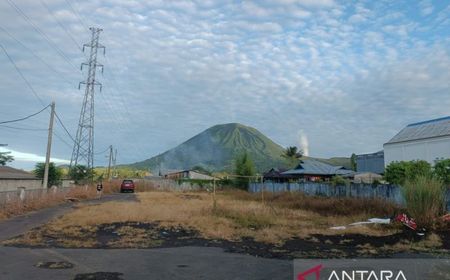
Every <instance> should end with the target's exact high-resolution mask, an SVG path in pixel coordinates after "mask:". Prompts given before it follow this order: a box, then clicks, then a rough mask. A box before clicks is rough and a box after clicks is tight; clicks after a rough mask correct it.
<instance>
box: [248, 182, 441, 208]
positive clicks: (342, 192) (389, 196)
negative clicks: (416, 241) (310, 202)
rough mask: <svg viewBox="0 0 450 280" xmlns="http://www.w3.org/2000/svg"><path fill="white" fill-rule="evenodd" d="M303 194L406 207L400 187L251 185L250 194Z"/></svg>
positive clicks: (317, 184) (313, 184)
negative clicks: (389, 203)
mask: <svg viewBox="0 0 450 280" xmlns="http://www.w3.org/2000/svg"><path fill="white" fill-rule="evenodd" d="M261 189H263V190H264V191H268V192H286V191H291V192H302V193H304V194H306V195H312V196H327V197H355V198H377V199H385V200H388V201H391V202H393V203H396V204H399V205H405V199H404V198H403V194H402V192H401V189H400V187H399V186H395V185H370V184H350V186H344V185H342V186H332V185H331V184H326V183H314V182H305V183H272V182H264V183H263V184H261V183H250V184H249V188H248V190H249V192H260V191H261ZM447 209H450V189H449V190H448V191H447Z"/></svg>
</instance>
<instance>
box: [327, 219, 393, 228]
mask: <svg viewBox="0 0 450 280" xmlns="http://www.w3.org/2000/svg"><path fill="white" fill-rule="evenodd" d="M390 223H391V219H389V218H386V219H383V218H371V219H368V220H367V221H363V222H356V223H351V224H349V225H346V226H336V227H330V229H334V230H344V229H347V228H348V227H354V226H361V225H368V224H390Z"/></svg>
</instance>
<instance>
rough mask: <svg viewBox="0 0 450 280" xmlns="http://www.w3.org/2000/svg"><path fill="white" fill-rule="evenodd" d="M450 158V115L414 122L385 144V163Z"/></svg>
mask: <svg viewBox="0 0 450 280" xmlns="http://www.w3.org/2000/svg"><path fill="white" fill-rule="evenodd" d="M447 158H450V116H449V117H445V118H439V119H434V120H429V121H424V122H418V123H412V124H409V125H408V126H406V127H405V128H403V129H402V130H401V131H400V132H399V133H398V134H397V135H395V136H394V137H393V138H392V139H391V140H389V142H387V143H386V144H384V164H385V166H387V165H388V164H389V163H391V162H393V161H411V160H426V161H428V162H429V163H430V164H433V165H434V163H435V162H436V161H437V160H442V159H447Z"/></svg>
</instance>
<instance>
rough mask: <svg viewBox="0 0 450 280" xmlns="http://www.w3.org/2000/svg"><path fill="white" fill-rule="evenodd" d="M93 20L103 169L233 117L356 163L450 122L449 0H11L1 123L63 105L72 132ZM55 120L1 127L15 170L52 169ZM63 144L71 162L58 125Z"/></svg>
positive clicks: (1, 10)
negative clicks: (429, 123) (354, 157)
mask: <svg viewBox="0 0 450 280" xmlns="http://www.w3.org/2000/svg"><path fill="white" fill-rule="evenodd" d="M90 26H94V27H99V28H102V29H103V31H102V32H101V34H100V43H101V44H102V45H104V46H105V47H106V53H105V55H103V53H100V54H99V56H98V62H99V63H101V64H103V65H104V72H103V74H101V73H100V72H99V73H98V81H99V82H101V83H102V84H103V87H102V91H101V92H100V90H99V88H97V90H96V92H95V100H96V101H95V102H96V103H95V151H96V155H95V165H105V164H106V163H107V153H106V152H104V151H105V150H106V149H107V147H108V146H109V145H113V146H114V148H117V150H118V156H117V161H118V163H132V162H136V161H141V160H144V159H147V158H150V157H152V156H155V155H157V154H159V153H162V152H164V151H166V150H167V149H170V148H172V147H175V146H176V145H178V144H180V143H182V142H184V141H185V140H187V139H188V138H190V137H192V136H194V135H195V134H197V133H200V132H201V131H203V130H205V129H207V128H209V127H210V126H213V125H216V124H222V123H231V122H238V123H242V124H245V125H248V126H252V127H255V128H257V129H258V130H260V131H261V132H262V133H264V134H265V135H267V136H268V137H269V138H271V139H272V140H274V141H275V142H276V143H278V144H280V145H282V146H284V147H286V146H292V145H296V146H301V147H302V148H303V149H304V150H306V151H307V152H308V154H309V155H310V156H315V157H334V156H350V154H351V153H357V154H358V153H370V152H376V151H379V150H381V149H382V147H383V143H385V142H387V141H388V140H389V139H390V138H392V137H393V136H394V135H395V134H396V133H397V132H398V131H399V130H400V129H402V128H403V127H404V126H405V125H407V124H408V123H413V122H417V121H423V120H429V119H433V118H439V117H443V116H448V115H450V1H443V0H441V1H428V0H425V1H385V0H380V1H337V0H260V1H222V0H217V1H213V0H192V1H187V0H180V1H163V0H155V1H133V0H127V1H119V0H101V1H100V0H90V1H84V0H4V1H1V2H0V45H1V46H2V48H0V73H1V75H0V96H1V102H0V122H1V121H5V120H11V119H17V118H21V117H24V116H28V115H30V114H32V113H35V112H38V111H39V110H41V109H42V108H43V107H44V106H46V105H47V104H49V103H50V102H51V101H55V102H56V111H57V113H58V115H59V116H60V118H61V119H62V121H63V123H64V125H65V127H66V128H67V130H68V131H69V133H70V134H71V135H75V133H76V129H77V124H78V120H79V114H80V110H81V104H82V98H83V95H84V89H83V87H81V90H79V89H78V85H79V82H81V81H83V80H85V79H86V71H85V70H83V71H80V64H81V63H82V62H85V61H86V60H87V58H88V53H87V52H86V53H83V52H82V51H81V49H82V48H81V47H82V45H83V44H85V43H88V42H89V40H90V31H89V30H88V28H89V27H90ZM5 51H6V52H7V53H8V54H9V56H10V58H11V60H12V61H13V62H14V64H15V65H13V63H12V62H11V60H10V59H9V58H8V56H7V55H6V53H5ZM16 67H17V69H19V70H20V73H22V75H23V77H24V78H25V79H26V81H25V80H24V79H23V78H22V76H21V74H19V72H18V71H17V70H16ZM31 88H32V89H31ZM48 123H49V110H46V111H44V112H43V113H41V114H39V115H37V116H35V117H33V118H30V119H27V120H26V121H23V122H16V123H10V124H8V126H9V127H6V126H5V125H0V144H8V146H7V147H3V148H2V149H3V151H5V150H10V151H13V155H16V161H14V162H13V163H12V164H11V165H12V166H15V167H19V168H24V169H31V168H32V167H33V166H34V164H35V162H36V161H42V156H44V155H45V151H46V143H47V128H48ZM53 140H54V141H53V147H52V157H53V158H54V159H55V161H57V162H58V163H67V160H70V157H71V153H72V146H73V142H72V139H71V138H70V136H69V135H68V134H67V133H66V132H65V131H64V129H63V128H62V126H61V125H60V124H55V136H54V138H53Z"/></svg>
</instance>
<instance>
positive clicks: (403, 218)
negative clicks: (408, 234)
mask: <svg viewBox="0 0 450 280" xmlns="http://www.w3.org/2000/svg"><path fill="white" fill-rule="evenodd" d="M394 221H397V222H400V223H402V224H403V225H405V226H406V227H408V228H410V229H412V230H417V224H416V221H414V219H413V218H409V217H408V216H407V215H406V214H398V215H397V216H396V217H395V218H394Z"/></svg>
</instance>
